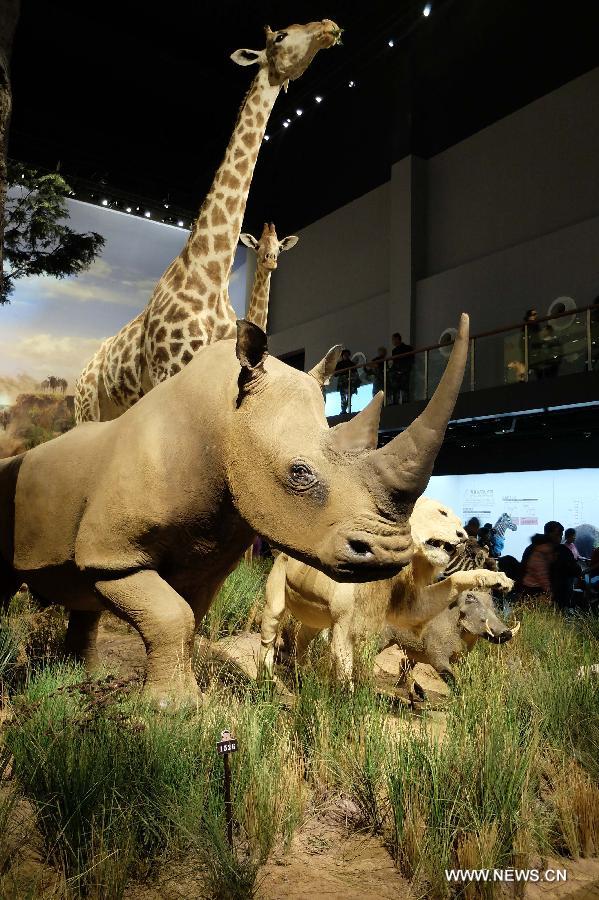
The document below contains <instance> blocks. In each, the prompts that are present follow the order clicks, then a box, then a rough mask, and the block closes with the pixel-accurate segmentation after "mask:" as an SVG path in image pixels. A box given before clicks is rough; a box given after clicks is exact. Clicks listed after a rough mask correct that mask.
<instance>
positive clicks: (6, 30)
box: [0, 0, 21, 278]
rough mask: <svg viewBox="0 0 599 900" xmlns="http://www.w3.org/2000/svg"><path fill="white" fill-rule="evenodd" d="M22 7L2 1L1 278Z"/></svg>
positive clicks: (18, 2) (12, 1)
mask: <svg viewBox="0 0 599 900" xmlns="http://www.w3.org/2000/svg"><path fill="white" fill-rule="evenodd" d="M20 6H21V0H0V278H1V273H2V262H3V252H2V248H3V241H4V237H3V236H4V204H5V200H6V188H7V183H8V177H7V166H6V157H7V145H8V129H9V126H10V114H11V111H12V86H11V82H10V57H11V52H12V43H13V38H14V34H15V30H16V27H17V21H18V18H19V10H20Z"/></svg>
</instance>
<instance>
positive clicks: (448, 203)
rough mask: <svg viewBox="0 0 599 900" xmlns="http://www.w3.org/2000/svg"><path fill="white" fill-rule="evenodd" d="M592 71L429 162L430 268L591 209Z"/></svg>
mask: <svg viewBox="0 0 599 900" xmlns="http://www.w3.org/2000/svg"><path fill="white" fill-rule="evenodd" d="M598 160H599V69H594V70H593V71H592V72H589V73H588V74H586V75H583V76H582V77H581V78H576V79H575V80H574V81H571V82H570V83H569V84H566V85H564V87H562V88H560V89H559V90H557V91H554V92H553V93H551V94H548V95H547V96H546V97H542V98H541V99H540V100H537V101H535V102H534V103H531V104H529V105H528V106H525V107H524V108H523V109H520V110H518V112H515V113H513V114H512V115H510V116H507V117H506V118H505V119H502V120H501V121H499V122H496V123H495V124H494V125H491V126H489V127H488V128H485V129H484V130H483V131H480V132H479V133H478V134H475V135H473V136H472V137H470V138H468V139H467V140H465V141H462V142H461V143H459V144H456V145H455V146H454V147H450V148H449V150H446V151H444V152H443V153H440V154H438V156H435V157H433V158H432V159H430V160H429V161H428V204H427V226H426V231H427V234H426V253H425V264H424V265H425V268H424V271H423V272H421V273H420V274H421V275H433V274H435V273H437V272H443V271H446V270H447V269H451V268H453V267H454V266H458V265H461V264H462V263H464V262H467V261H469V260H473V259H480V258H481V257H483V256H486V255H488V254H490V253H494V252H496V251H497V250H502V249H505V248H506V247H511V246H513V245H514V244H519V243H522V242H524V241H528V240H530V239H531V238H535V237H538V236H540V235H544V234H548V233H549V232H552V231H557V230H558V229H560V228H564V227H565V226H567V225H572V224H574V223H575V222H580V221H582V220H583V219H588V218H591V217H592V216H597V215H599V166H598Z"/></svg>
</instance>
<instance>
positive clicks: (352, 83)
mask: <svg viewBox="0 0 599 900" xmlns="http://www.w3.org/2000/svg"><path fill="white" fill-rule="evenodd" d="M347 86H348V87H355V86H356V82H355V81H350V82H349V84H348V85H347Z"/></svg>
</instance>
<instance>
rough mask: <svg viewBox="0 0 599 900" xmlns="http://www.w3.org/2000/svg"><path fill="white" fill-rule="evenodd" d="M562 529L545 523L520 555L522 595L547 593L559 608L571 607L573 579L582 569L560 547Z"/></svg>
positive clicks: (563, 547)
mask: <svg viewBox="0 0 599 900" xmlns="http://www.w3.org/2000/svg"><path fill="white" fill-rule="evenodd" d="M563 533H564V526H563V525H562V524H561V523H560V522H554V521H551V522H546V523H545V526H544V528H543V534H535V535H533V537H532V538H531V543H530V547H527V548H526V550H525V551H524V554H523V556H522V577H521V582H520V587H521V592H522V593H524V594H530V595H532V596H537V595H540V594H546V595H547V596H550V597H551V598H552V600H553V602H554V603H555V604H556V605H557V606H558V607H559V608H560V609H566V608H568V607H569V606H571V602H572V588H573V579H574V578H575V577H577V576H579V575H581V568H580V566H579V565H578V563H577V562H576V560H575V559H574V558H573V556H572V554H571V553H570V551H569V550H568V549H567V548H566V547H565V546H564V545H563V544H562V535H563Z"/></svg>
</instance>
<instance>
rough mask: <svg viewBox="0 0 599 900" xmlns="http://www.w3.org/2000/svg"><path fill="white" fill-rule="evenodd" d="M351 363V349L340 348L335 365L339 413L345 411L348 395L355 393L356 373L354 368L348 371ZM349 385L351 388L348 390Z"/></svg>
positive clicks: (356, 388) (344, 412) (343, 413)
mask: <svg viewBox="0 0 599 900" xmlns="http://www.w3.org/2000/svg"><path fill="white" fill-rule="evenodd" d="M352 365H353V363H352V358H351V350H342V351H341V359H340V360H339V362H338V363H337V365H336V366H335V374H336V376H337V387H338V389H339V393H340V395H341V415H342V416H344V415H345V414H346V413H347V407H348V403H349V395H350V393H351V394H355V393H356V392H357V390H358V373H357V371H356V369H352V370H351V371H350V367H351V366H352ZM350 387H351V390H350Z"/></svg>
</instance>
